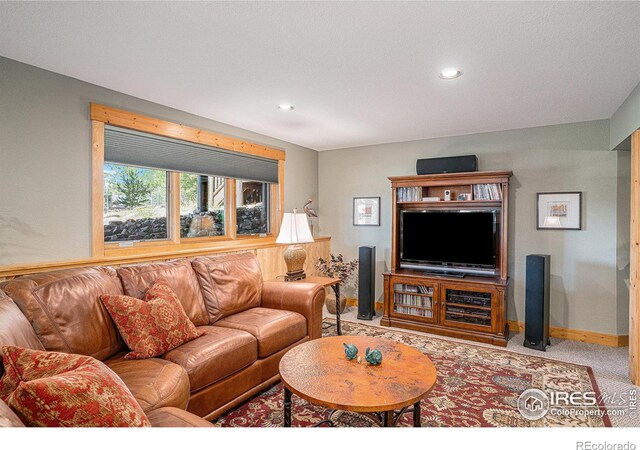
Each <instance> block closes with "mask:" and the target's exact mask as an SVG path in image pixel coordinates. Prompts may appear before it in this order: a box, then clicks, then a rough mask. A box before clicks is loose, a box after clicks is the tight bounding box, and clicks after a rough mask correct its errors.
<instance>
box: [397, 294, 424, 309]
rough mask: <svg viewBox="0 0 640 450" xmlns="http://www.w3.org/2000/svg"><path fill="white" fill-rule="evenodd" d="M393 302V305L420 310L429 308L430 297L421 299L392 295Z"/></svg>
mask: <svg viewBox="0 0 640 450" xmlns="http://www.w3.org/2000/svg"><path fill="white" fill-rule="evenodd" d="M393 301H394V303H395V304H397V305H398V304H399V305H403V306H419V307H421V308H431V307H432V306H431V297H423V296H421V295H411V294H398V293H396V294H394V296H393Z"/></svg>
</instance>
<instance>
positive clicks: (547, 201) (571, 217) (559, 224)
mask: <svg viewBox="0 0 640 450" xmlns="http://www.w3.org/2000/svg"><path fill="white" fill-rule="evenodd" d="M536 216H537V217H536V220H537V226H536V229H538V230H581V229H582V192H539V193H538V213H537V215H536Z"/></svg>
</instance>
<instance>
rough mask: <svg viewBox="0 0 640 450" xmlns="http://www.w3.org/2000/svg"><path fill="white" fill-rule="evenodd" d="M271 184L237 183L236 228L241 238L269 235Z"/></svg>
mask: <svg viewBox="0 0 640 450" xmlns="http://www.w3.org/2000/svg"><path fill="white" fill-rule="evenodd" d="M269 225H270V224H269V184H268V183H260V182H256V181H243V180H237V181H236V227H237V233H238V235H239V236H244V235H256V234H257V235H260V234H268V233H269V232H270V231H271V230H270V226H269Z"/></svg>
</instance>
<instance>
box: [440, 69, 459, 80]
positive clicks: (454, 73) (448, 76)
mask: <svg viewBox="0 0 640 450" xmlns="http://www.w3.org/2000/svg"><path fill="white" fill-rule="evenodd" d="M460 76H462V70H460V69H444V70H443V71H442V72H440V78H442V79H443V80H453V79H454V78H458V77H460Z"/></svg>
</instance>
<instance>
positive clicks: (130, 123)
mask: <svg viewBox="0 0 640 450" xmlns="http://www.w3.org/2000/svg"><path fill="white" fill-rule="evenodd" d="M91 120H94V121H99V122H103V123H108V124H110V125H115V126H118V127H123V128H130V129H133V130H138V131H144V132H146V133H152V134H157V135H160V136H165V137H170V138H174V139H182V140H183V141H188V142H193V143H196V144H202V145H209V146H211V147H217V148H223V149H225V150H232V151H235V152H238V153H245V154H247V155H253V156H260V157H262V158H269V159H277V160H284V159H285V152H284V151H283V150H278V149H275V148H271V147H266V146H264V145H259V144H254V143H251V142H247V141H243V140H242V139H237V138H234V137H230V136H225V135H222V134H217V133H213V132H211V131H206V130H200V129H198V128H193V127H189V126H186V125H181V124H177V123H173V122H168V121H166V120H160V119H156V118H154V117H149V116H145V115H142V114H135V113H132V112H129V111H125V110H122V109H117V108H112V107H110V106H105V105H99V104H96V103H91Z"/></svg>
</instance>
